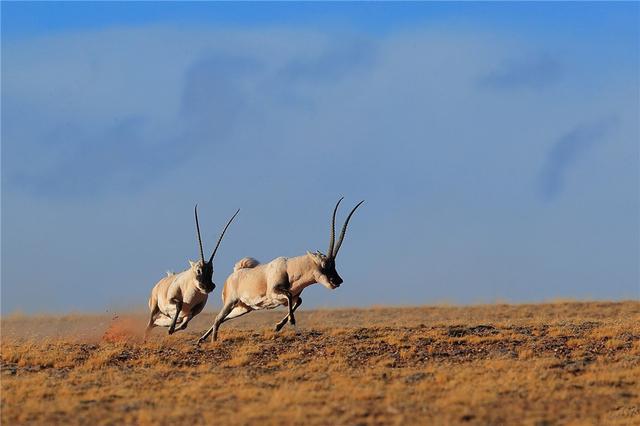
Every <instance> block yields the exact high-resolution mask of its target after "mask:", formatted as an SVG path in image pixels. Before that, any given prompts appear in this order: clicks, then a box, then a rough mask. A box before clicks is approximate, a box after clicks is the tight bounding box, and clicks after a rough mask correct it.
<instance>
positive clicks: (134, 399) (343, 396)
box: [1, 302, 640, 425]
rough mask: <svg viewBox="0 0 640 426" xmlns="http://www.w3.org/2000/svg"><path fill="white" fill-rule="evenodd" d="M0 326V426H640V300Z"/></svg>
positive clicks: (74, 319) (30, 320)
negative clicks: (168, 324) (216, 337)
mask: <svg viewBox="0 0 640 426" xmlns="http://www.w3.org/2000/svg"><path fill="white" fill-rule="evenodd" d="M282 315H283V312H266V313H253V314H251V315H248V316H246V317H244V318H241V319H238V320H235V321H232V322H230V323H227V324H224V325H223V327H222V329H221V333H220V337H221V341H219V342H217V343H213V344H212V343H207V344H204V345H202V346H201V347H199V348H197V347H195V346H194V344H193V342H194V340H195V339H196V338H197V337H198V335H199V332H201V331H202V330H204V329H206V328H207V326H208V325H209V321H211V320H212V315H211V314H210V313H207V314H202V315H201V316H200V317H199V318H197V320H196V321H194V322H193V323H192V324H191V325H190V327H189V330H187V332H180V333H177V334H175V335H173V336H166V335H165V334H164V333H163V332H164V331H165V330H160V329H156V331H155V333H154V335H153V337H152V338H151V339H150V341H148V342H147V343H142V342H141V339H140V334H141V330H142V329H143V328H144V323H145V317H144V316H143V315H130V316H127V317H126V318H115V319H113V318H109V317H107V316H98V315H93V316H92V315H70V316H65V317H47V316H41V317H29V316H11V317H6V318H4V319H3V320H2V364H1V367H2V376H1V390H2V417H1V420H2V423H3V424H6V425H9V424H46V425H53V424H94V425H100V424H113V425H119V424H171V425H175V424H257V423H261V424H279V425H282V424H327V425H334V424H391V425H393V424H461V423H464V424H530V425H544V424H575V425H578V424H580V425H582V424H612V425H616V424H629V425H631V424H636V425H637V424H640V395H639V394H640V321H639V320H640V303H638V302H622V303H605V302H602V303H601V302H592V303H570V302H563V303H552V304H543V305H506V304H501V305H485V306H475V307H419V308H375V309H361V310H356V309H351V310H321V311H301V312H300V313H299V315H298V316H297V319H298V324H299V325H298V328H297V330H294V329H292V328H291V327H290V326H287V327H285V329H284V330H283V332H282V333H281V334H279V335H278V336H276V337H274V334H273V332H272V331H271V327H272V325H273V323H275V322H276V320H277V319H279V318H281V317H282Z"/></svg>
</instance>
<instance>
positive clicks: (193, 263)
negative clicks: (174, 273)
mask: <svg viewBox="0 0 640 426" xmlns="http://www.w3.org/2000/svg"><path fill="white" fill-rule="evenodd" d="M189 266H191V267H192V268H193V267H194V266H196V262H194V261H193V260H191V259H189Z"/></svg>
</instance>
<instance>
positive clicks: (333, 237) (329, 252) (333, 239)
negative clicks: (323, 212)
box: [327, 197, 344, 257]
mask: <svg viewBox="0 0 640 426" xmlns="http://www.w3.org/2000/svg"><path fill="white" fill-rule="evenodd" d="M343 199H344V197H342V198H340V199H339V200H338V202H337V203H336V206H335V208H334V209H333V218H332V219H331V237H330V238H329V250H327V256H329V257H332V256H333V246H334V244H335V242H336V213H337V211H338V206H339V205H340V202H341V201H342V200H343Z"/></svg>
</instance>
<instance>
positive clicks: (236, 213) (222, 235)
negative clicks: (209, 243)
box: [209, 209, 240, 263]
mask: <svg viewBox="0 0 640 426" xmlns="http://www.w3.org/2000/svg"><path fill="white" fill-rule="evenodd" d="M238 213H240V209H238V210H236V212H235V213H234V215H233V216H231V219H229V222H227V225H226V226H225V227H224V229H223V230H222V233H221V234H220V238H218V242H217V243H216V248H214V249H213V253H211V257H210V258H209V263H211V261H212V260H213V258H214V256H215V255H216V252H217V251H218V247H220V243H221V242H222V237H224V233H225V232H227V228H228V227H229V225H231V222H233V219H235V218H236V216H237V215H238Z"/></svg>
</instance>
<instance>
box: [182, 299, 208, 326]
mask: <svg viewBox="0 0 640 426" xmlns="http://www.w3.org/2000/svg"><path fill="white" fill-rule="evenodd" d="M206 303H207V302H206V301H205V302H202V303H200V304H198V305H195V306H194V307H193V308H191V310H190V311H189V314H188V315H187V316H186V317H185V318H184V319H183V320H182V323H180V327H178V330H184V329H185V328H187V324H189V321H191V320H192V319H193V317H195V316H196V315H198V314H199V313H200V312H202V310H203V309H204V305H205V304H206ZM178 330H176V331H178Z"/></svg>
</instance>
